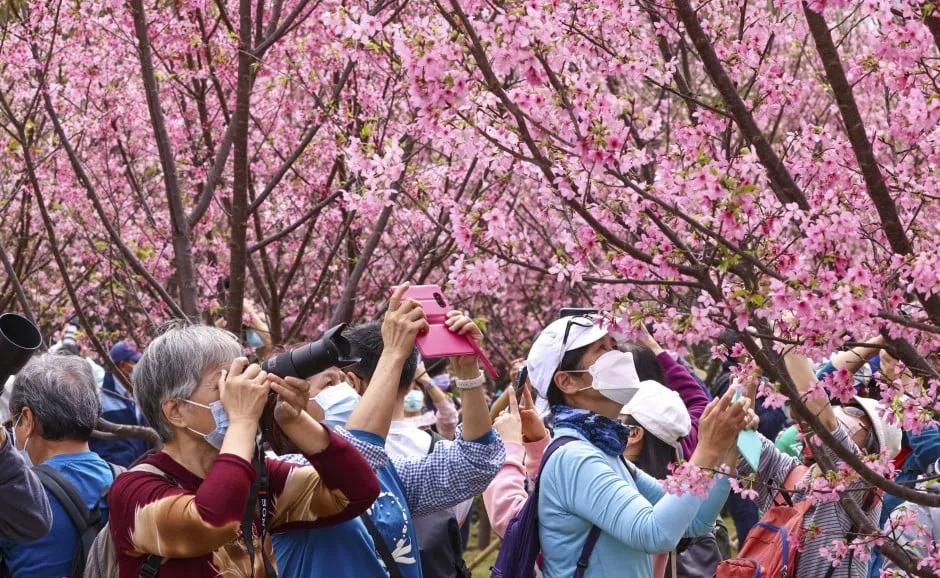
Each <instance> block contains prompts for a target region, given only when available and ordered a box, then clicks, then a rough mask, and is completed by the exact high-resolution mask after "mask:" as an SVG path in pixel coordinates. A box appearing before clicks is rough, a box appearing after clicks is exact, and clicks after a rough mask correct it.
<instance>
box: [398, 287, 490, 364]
mask: <svg viewBox="0 0 940 578" xmlns="http://www.w3.org/2000/svg"><path fill="white" fill-rule="evenodd" d="M395 289H397V287H393V288H392V292H394V291H395ZM404 299H414V300H415V301H417V302H418V303H419V304H421V308H422V309H424V315H425V317H427V320H428V325H429V326H430V328H429V329H428V332H427V333H425V334H423V335H418V337H417V338H416V339H415V345H417V346H418V351H420V352H421V357H422V358H424V359H434V358H437V357H452V356H455V355H476V356H478V357H479V358H480V361H481V362H482V363H483V366H484V367H485V368H486V371H487V372H488V373H489V374H490V376H492V377H493V379H496V378H497V377H499V374H498V373H497V372H496V369H495V368H494V367H493V365H492V364H491V363H490V360H489V359H487V357H486V354H484V353H483V351H481V350H480V348H479V347H477V344H476V343H475V342H474V341H473V340H472V339H470V338H469V337H466V336H463V335H457V334H456V333H452V332H451V330H450V329H448V328H447V326H446V325H444V322H445V321H446V320H447V312H448V311H450V310H451V307H450V305H448V303H447V298H446V297H444V292H443V291H441V288H440V287H438V286H437V285H414V286H412V287H409V288H408V290H407V291H405V293H404V295H402V300H404Z"/></svg>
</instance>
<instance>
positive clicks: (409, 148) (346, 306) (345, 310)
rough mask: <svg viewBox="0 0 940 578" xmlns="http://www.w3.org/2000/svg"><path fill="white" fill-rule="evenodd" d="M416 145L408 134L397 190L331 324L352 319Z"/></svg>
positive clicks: (350, 279) (347, 285) (334, 312)
mask: <svg viewBox="0 0 940 578" xmlns="http://www.w3.org/2000/svg"><path fill="white" fill-rule="evenodd" d="M414 145H415V143H414V139H412V138H411V137H410V136H406V137H405V143H404V145H403V146H402V158H403V159H404V161H405V162H404V167H403V168H402V171H401V175H400V176H399V177H398V180H397V181H395V182H394V183H393V184H392V189H394V190H395V191H396V192H395V193H393V194H392V197H391V198H390V199H389V200H388V203H387V204H386V205H385V206H384V207H382V212H381V213H379V218H378V220H377V221H376V222H375V226H374V227H373V228H372V233H371V234H370V235H369V238H368V239H367V240H366V244H365V245H364V246H363V248H362V253H361V254H360V255H359V258H358V259H357V261H356V267H355V268H354V269H353V270H352V273H351V274H350V275H349V278H348V279H347V281H346V287H344V288H343V294H342V296H341V297H340V299H339V303H338V304H337V305H336V309H335V310H334V311H333V317H332V318H331V319H330V325H331V326H332V325H336V324H338V323H348V322H350V321H351V320H352V315H353V302H354V301H355V298H356V293H357V292H358V290H359V280H360V279H362V275H363V274H364V273H365V271H366V268H367V267H368V266H369V262H370V261H371V260H372V254H373V253H374V252H375V248H376V247H378V245H379V241H380V240H381V239H382V235H383V234H384V233H385V227H386V226H388V221H389V218H390V217H391V216H392V210H393V209H394V208H395V199H396V198H397V197H398V191H399V190H400V189H401V187H402V183H403V182H404V180H405V176H406V175H407V173H408V165H409V161H410V160H411V158H412V152H413V151H414Z"/></svg>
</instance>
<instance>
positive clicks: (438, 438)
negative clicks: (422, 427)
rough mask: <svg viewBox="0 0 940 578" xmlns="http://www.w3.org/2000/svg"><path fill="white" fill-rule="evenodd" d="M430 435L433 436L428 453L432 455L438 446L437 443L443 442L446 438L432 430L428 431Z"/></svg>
mask: <svg viewBox="0 0 940 578" xmlns="http://www.w3.org/2000/svg"><path fill="white" fill-rule="evenodd" d="M428 435H430V436H431V446H430V447H429V448H428V453H429V454H430V453H431V452H433V451H434V446H436V445H437V442H439V441H442V440H443V439H444V436H442V435H441V434H439V433H437V432H436V431H434V430H433V429H432V430H428Z"/></svg>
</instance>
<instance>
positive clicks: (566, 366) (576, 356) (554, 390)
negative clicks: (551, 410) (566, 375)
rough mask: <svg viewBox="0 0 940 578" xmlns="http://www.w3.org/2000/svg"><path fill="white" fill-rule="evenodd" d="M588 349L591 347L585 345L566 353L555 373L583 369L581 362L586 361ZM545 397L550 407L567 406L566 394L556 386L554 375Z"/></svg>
mask: <svg viewBox="0 0 940 578" xmlns="http://www.w3.org/2000/svg"><path fill="white" fill-rule="evenodd" d="M588 347H590V345H585V346H584V347H579V348H577V349H572V350H571V351H567V352H565V355H564V357H562V358H561V363H559V364H558V369H556V370H555V373H558V372H559V371H571V370H574V369H583V368H582V367H579V366H580V365H581V360H582V359H584V354H585V353H587V350H588ZM545 397H547V398H548V405H550V406H552V405H565V394H564V393H562V392H561V390H560V389H558V386H557V385H555V375H554V374H552V381H551V382H550V383H549V384H548V395H546V396H545Z"/></svg>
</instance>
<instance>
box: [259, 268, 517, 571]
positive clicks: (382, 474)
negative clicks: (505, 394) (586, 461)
mask: <svg viewBox="0 0 940 578" xmlns="http://www.w3.org/2000/svg"><path fill="white" fill-rule="evenodd" d="M407 287H408V285H407V284H405V285H403V286H401V287H399V288H398V289H397V290H396V291H395V293H394V294H393V295H392V297H391V299H390V301H389V307H388V311H387V313H386V314H385V318H384V321H383V322H381V323H379V322H372V323H366V324H364V325H359V326H356V327H353V328H351V329H349V330H347V331H346V332H345V333H344V335H345V337H346V338H347V339H348V340H349V342H350V344H351V345H352V354H353V356H355V357H358V358H359V362H357V363H356V364H355V365H353V366H351V367H348V368H346V378H347V379H348V380H349V382H350V384H351V385H352V389H354V390H356V391H361V392H362V396H361V399H359V398H358V396H357V395H356V394H355V392H354V396H355V399H354V401H353V405H354V409H353V410H352V413H351V415H348V416H342V418H344V419H346V422H345V425H344V426H342V427H340V426H337V427H336V428H335V429H336V431H337V432H338V433H339V434H340V435H343V436H345V437H346V438H347V439H349V440H350V441H351V442H352V443H354V444H355V445H356V447H357V448H358V449H359V451H361V452H362V453H363V454H364V455H365V456H366V457H367V458H368V459H369V462H370V463H371V464H372V465H373V467H374V468H375V469H376V472H377V473H378V476H379V480H380V483H381V485H382V493H381V495H380V497H379V499H378V500H377V501H376V503H375V504H374V505H373V506H372V508H370V510H369V512H368V514H367V515H365V516H361V517H360V518H359V519H357V520H352V521H350V522H347V523H345V524H341V525H339V526H337V527H335V528H329V529H323V530H311V531H309V532H304V533H291V534H284V535H279V536H276V537H275V553H276V554H277V563H278V567H279V568H281V570H282V571H283V572H284V575H285V576H298V577H314V576H316V577H319V576H324V577H326V576H328V577H330V578H347V577H348V578H385V577H388V576H391V577H393V578H421V577H422V576H427V577H428V578H449V577H451V576H455V575H460V574H458V571H459V569H458V564H459V562H460V561H461V560H457V559H452V560H450V565H449V567H443V568H434V569H432V568H426V567H425V562H426V560H425V556H424V551H425V547H426V543H422V542H420V541H419V538H418V535H417V532H416V529H415V521H416V518H417V517H419V516H422V515H426V514H433V513H438V512H444V511H449V510H450V509H451V508H453V507H454V506H455V505H457V504H460V503H461V502H464V501H465V500H467V499H470V498H472V497H473V496H475V495H477V494H479V493H480V492H482V491H483V490H484V489H485V488H486V487H487V485H488V484H489V483H490V482H491V481H492V479H493V477H494V476H495V475H496V472H497V471H499V468H500V466H501V465H502V463H503V460H504V459H505V449H504V446H503V443H502V441H501V440H500V439H499V436H498V435H496V432H495V431H494V430H493V429H492V423H491V422H490V418H489V412H488V409H487V406H486V402H485V399H484V396H483V384H484V383H485V378H484V376H483V374H482V372H481V371H480V369H479V365H478V359H477V356H476V355H466V356H460V357H456V358H452V360H451V368H452V371H453V372H454V377H455V378H456V381H455V386H456V387H457V388H458V389H459V390H460V395H461V398H462V400H463V424H462V427H461V429H460V430H459V431H458V433H457V436H456V438H455V440H454V441H448V440H440V441H438V442H437V443H436V444H435V446H434V451H432V452H430V454H427V455H424V456H420V457H405V456H402V455H398V454H396V453H394V452H393V451H390V449H391V448H390V447H389V444H388V439H389V437H390V431H391V425H392V420H393V419H394V417H395V416H396V415H398V416H401V417H403V406H404V398H405V397H406V395H407V393H408V391H410V390H411V387H412V384H413V382H414V380H415V372H416V367H417V364H418V351H417V349H416V348H415V338H416V336H417V335H418V333H419V332H420V331H424V330H426V329H427V320H426V318H425V316H424V311H423V309H422V308H421V306H420V304H419V303H418V302H417V301H414V300H411V299H408V300H402V295H403V294H404V291H405V290H407ZM445 323H446V325H447V327H448V329H449V330H450V331H452V332H454V333H456V334H458V335H465V336H467V337H469V338H471V339H474V340H475V341H476V343H477V344H481V343H482V341H483V333H482V331H480V329H479V327H477V325H476V324H475V323H474V322H473V320H472V319H470V318H469V317H468V316H467V315H465V314H463V313H461V312H459V311H451V312H449V313H448V315H447V320H446V322H445ZM338 388H339V386H334V387H331V388H327V390H325V391H329V390H330V389H338ZM317 397H318V398H319V399H318V400H317V402H316V403H317V405H321V406H322V410H323V411H324V412H325V414H326V415H327V416H330V414H333V415H336V413H337V412H336V408H338V407H342V408H346V407H347V402H346V401H345V400H343V401H340V399H339V398H341V397H348V392H347V391H346V390H345V389H344V390H341V391H340V392H339V395H337V398H336V399H332V400H329V401H334V402H335V403H334V404H332V405H331V404H327V405H322V404H323V403H324V400H323V399H322V397H321V396H317ZM347 430H348V431H347ZM422 435H426V434H422ZM430 441H431V440H430V438H428V440H427V443H428V446H430ZM282 459H284V460H286V461H289V462H291V463H303V461H304V459H303V457H302V456H296V455H287V456H282ZM454 529H456V528H454ZM451 536H452V534H451V533H450V531H449V530H445V531H442V532H440V534H439V537H440V538H441V539H449V538H450V537H451ZM458 538H459V532H458ZM435 561H437V560H436V559H435Z"/></svg>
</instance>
